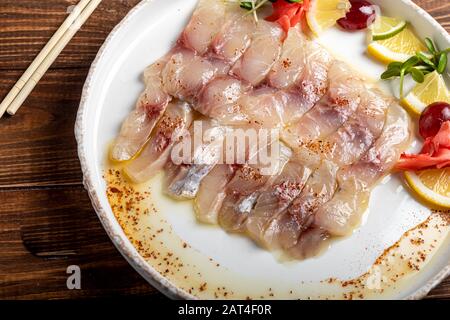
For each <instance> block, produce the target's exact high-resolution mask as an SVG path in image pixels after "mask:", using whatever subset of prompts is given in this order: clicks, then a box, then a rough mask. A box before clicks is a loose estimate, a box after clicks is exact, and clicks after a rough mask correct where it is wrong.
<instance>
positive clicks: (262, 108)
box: [236, 87, 313, 128]
mask: <svg viewBox="0 0 450 320" xmlns="http://www.w3.org/2000/svg"><path fill="white" fill-rule="evenodd" d="M236 104H237V105H238V109H239V111H240V113H241V114H244V115H245V118H246V119H248V122H250V123H253V124H255V125H258V126H261V127H266V128H275V127H284V126H286V125H288V124H291V123H293V122H296V121H297V120H299V119H300V118H302V116H303V115H304V114H305V113H306V112H307V111H308V110H309V109H311V108H312V107H313V105H312V104H309V103H307V102H306V101H304V100H302V98H301V97H300V96H299V95H297V94H295V93H292V92H286V91H283V90H277V89H274V88H271V87H262V88H259V89H256V90H253V91H252V92H249V93H248V94H245V95H242V96H241V98H240V99H239V100H238V101H237V102H236Z"/></svg>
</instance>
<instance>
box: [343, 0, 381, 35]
mask: <svg viewBox="0 0 450 320" xmlns="http://www.w3.org/2000/svg"><path fill="white" fill-rule="evenodd" d="M350 3H351V5H352V7H351V9H350V11H349V12H347V15H346V16H345V18H341V19H339V20H338V21H337V23H338V24H339V25H340V26H341V27H342V28H343V29H345V30H361V29H365V28H367V27H368V26H370V25H371V24H372V23H373V22H374V21H375V14H376V13H375V8H374V6H373V5H372V4H371V3H370V2H368V1H365V0H350Z"/></svg>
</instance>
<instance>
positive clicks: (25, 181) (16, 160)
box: [0, 68, 88, 188]
mask: <svg viewBox="0 0 450 320" xmlns="http://www.w3.org/2000/svg"><path fill="white" fill-rule="evenodd" d="M87 71H88V69H83V68H79V69H65V70H60V69H56V70H55V69H53V70H50V71H49V72H48V73H47V74H46V75H45V76H44V78H43V79H42V81H40V82H39V84H38V85H37V87H36V89H35V90H34V91H33V93H32V94H31V95H30V97H29V98H28V99H27V101H26V102H25V104H24V106H23V107H22V108H21V109H20V112H18V113H17V114H16V115H15V116H14V117H7V116H6V117H4V118H2V119H1V122H0V163H1V164H2V165H1V166H0V188H11V187H34V186H49V185H67V184H78V185H80V184H81V181H82V175H81V171H80V164H79V161H78V157H77V149H76V141H75V137H74V122H75V117H76V112H77V109H78V104H79V100H80V95H81V89H82V86H83V82H84V79H85V77H86V74H87ZM20 74H21V71H16V70H13V71H3V72H2V77H1V78H0V96H3V95H4V94H6V92H7V90H8V88H9V87H10V86H11V85H12V84H13V82H14V81H15V79H16V78H17V77H19V76H20Z"/></svg>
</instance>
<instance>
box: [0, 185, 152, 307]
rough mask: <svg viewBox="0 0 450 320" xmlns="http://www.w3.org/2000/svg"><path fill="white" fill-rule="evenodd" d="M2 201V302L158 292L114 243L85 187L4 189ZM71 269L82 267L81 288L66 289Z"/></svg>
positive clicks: (0, 221)
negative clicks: (93, 206)
mask: <svg viewBox="0 0 450 320" xmlns="http://www.w3.org/2000/svg"><path fill="white" fill-rule="evenodd" d="M0 203H2V205H1V206H0V299H1V298H21V299H22V298H45V299H54V298H74V297H87V296H89V297H105V296H111V295H117V294H119V293H121V294H127V295H133V294H145V295H155V294H157V292H156V291H155V290H154V289H153V288H152V287H151V286H150V285H148V284H147V283H146V282H145V281H144V280H143V279H142V278H141V277H140V276H139V275H138V274H137V273H136V272H135V271H134V270H133V269H132V268H131V267H130V266H129V265H128V263H127V262H126V261H125V260H124V259H123V258H122V256H121V255H120V254H119V253H118V251H117V250H116V249H115V248H114V246H113V245H112V244H111V241H110V240H109V238H108V236H107V235H106V234H105V232H104V230H103V228H102V226H101V224H100V223H99V221H98V219H97V216H96V214H95V213H94V212H93V211H92V209H91V204H90V201H89V198H88V197H87V195H86V193H85V191H84V190H83V189H82V188H80V187H75V188H62V189H60V188H56V189H51V190H27V191H23V190H15V191H0ZM69 265H78V266H79V267H80V268H81V287H82V289H81V290H68V289H67V287H66V280H67V274H66V269H67V267H68V266H69ZM157 295H158V294H157Z"/></svg>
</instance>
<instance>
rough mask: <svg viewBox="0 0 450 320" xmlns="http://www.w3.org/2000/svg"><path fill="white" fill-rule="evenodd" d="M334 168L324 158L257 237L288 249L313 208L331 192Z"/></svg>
mask: <svg viewBox="0 0 450 320" xmlns="http://www.w3.org/2000/svg"><path fill="white" fill-rule="evenodd" d="M338 169H339V168H338V167H337V166H336V165H335V164H334V163H332V162H330V161H327V160H324V161H323V162H322V163H321V164H320V166H319V168H318V169H317V170H316V171H314V172H313V173H312V175H311V177H310V178H309V180H308V181H307V183H306V185H305V187H304V188H303V190H302V192H301V193H300V195H299V196H298V197H297V198H296V199H295V200H294V201H293V202H292V204H291V206H290V207H289V208H288V209H287V210H285V211H283V212H282V213H280V214H279V215H277V216H275V217H274V218H273V219H272V221H271V222H270V224H269V225H268V226H267V228H266V230H265V231H264V238H263V239H261V240H262V241H263V242H264V243H265V245H266V246H267V247H269V248H283V249H289V248H291V247H293V246H295V245H296V243H297V241H298V239H299V237H300V235H301V233H302V232H303V231H304V230H306V229H308V227H309V226H310V225H311V224H312V223H313V218H314V213H315V211H316V210H317V209H318V208H320V206H322V205H323V204H324V203H326V202H328V201H329V200H330V199H331V197H332V196H333V194H334V192H335V190H336V188H337V181H336V174H337V171H338Z"/></svg>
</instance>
